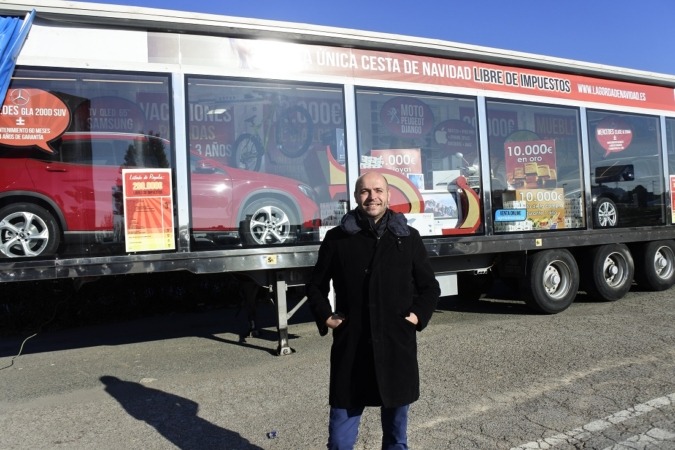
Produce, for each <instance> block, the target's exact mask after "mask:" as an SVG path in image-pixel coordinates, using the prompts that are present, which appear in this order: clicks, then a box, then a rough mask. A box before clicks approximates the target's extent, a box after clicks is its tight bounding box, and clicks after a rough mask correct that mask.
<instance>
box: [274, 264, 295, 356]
mask: <svg viewBox="0 0 675 450" xmlns="http://www.w3.org/2000/svg"><path fill="white" fill-rule="evenodd" d="M286 288H287V285H286V280H285V278H284V272H283V271H279V272H277V273H276V281H275V284H274V297H275V300H276V302H275V303H276V304H277V330H278V332H279V346H278V347H277V355H280V356H283V355H290V354H291V353H293V349H292V348H291V347H290V345H288V318H289V317H290V316H289V315H288V302H287V301H286Z"/></svg>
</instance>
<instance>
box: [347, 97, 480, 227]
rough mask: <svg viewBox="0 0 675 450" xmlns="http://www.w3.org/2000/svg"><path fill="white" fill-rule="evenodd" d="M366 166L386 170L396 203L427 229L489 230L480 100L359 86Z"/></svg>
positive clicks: (360, 129) (360, 131) (365, 168)
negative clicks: (483, 193) (483, 183)
mask: <svg viewBox="0 0 675 450" xmlns="http://www.w3.org/2000/svg"><path fill="white" fill-rule="evenodd" d="M356 113H357V128H358V146H359V147H358V150H359V158H360V159H359V169H360V172H361V173H365V172H367V171H373V170H374V171H379V172H382V173H383V174H384V175H385V177H386V178H387V181H388V183H389V186H390V191H391V203H390V207H391V209H393V210H395V211H398V212H401V213H404V214H406V216H407V217H408V222H409V224H411V225H412V226H414V227H415V228H417V229H418V230H419V231H420V233H421V234H422V235H457V234H475V233H480V232H482V231H483V229H484V227H483V223H482V216H483V214H482V206H481V201H480V190H481V177H480V154H479V148H478V132H477V126H476V123H477V121H476V117H477V114H476V100H475V99H468V98H462V97H456V96H450V95H448V96H444V95H437V94H426V93H420V92H409V91H391V90H379V89H366V88H360V89H357V91H356Z"/></svg>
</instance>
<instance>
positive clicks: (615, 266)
mask: <svg viewBox="0 0 675 450" xmlns="http://www.w3.org/2000/svg"><path fill="white" fill-rule="evenodd" d="M585 261H587V263H586V264H584V270H583V288H584V290H585V291H586V292H587V293H588V294H589V295H591V296H592V297H595V298H597V299H599V300H603V301H608V302H613V301H616V300H619V299H621V298H623V296H624V295H626V293H627V292H628V291H629V290H630V286H631V284H632V283H633V274H634V273H635V265H634V264H633V257H632V256H631V254H630V251H629V250H628V247H626V245H624V244H609V245H600V246H598V247H594V248H593V249H592V250H590V251H589V253H588V257H587V258H585Z"/></svg>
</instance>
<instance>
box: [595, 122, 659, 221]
mask: <svg viewBox="0 0 675 450" xmlns="http://www.w3.org/2000/svg"><path fill="white" fill-rule="evenodd" d="M588 134H589V144H590V172H591V194H592V198H593V221H594V225H595V226H596V227H603V228H604V227H636V226H637V227H639V226H647V225H659V224H664V223H665V204H664V202H665V196H664V189H665V186H664V180H663V175H662V174H663V162H662V157H661V145H660V142H661V138H660V136H661V134H660V127H659V120H658V118H657V117H652V116H643V115H636V114H621V113H614V112H606V111H589V112H588Z"/></svg>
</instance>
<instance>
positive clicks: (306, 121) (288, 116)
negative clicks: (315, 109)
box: [276, 106, 313, 158]
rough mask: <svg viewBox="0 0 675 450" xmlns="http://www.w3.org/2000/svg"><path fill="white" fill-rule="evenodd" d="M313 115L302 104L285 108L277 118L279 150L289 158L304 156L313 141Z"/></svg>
mask: <svg viewBox="0 0 675 450" xmlns="http://www.w3.org/2000/svg"><path fill="white" fill-rule="evenodd" d="M312 129H313V126H312V116H311V115H310V114H309V111H307V110H306V109H305V108H303V107H301V106H291V107H290V108H287V109H285V110H284V111H283V112H282V113H281V114H280V115H279V118H278V119H277V123H276V140H277V146H278V148H279V151H280V152H281V153H283V154H284V155H286V156H288V157H289V158H297V157H299V156H302V155H303V154H304V153H305V152H306V151H307V150H308V149H309V146H310V145H311V143H312V137H313V136H312V134H313V133H312Z"/></svg>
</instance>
